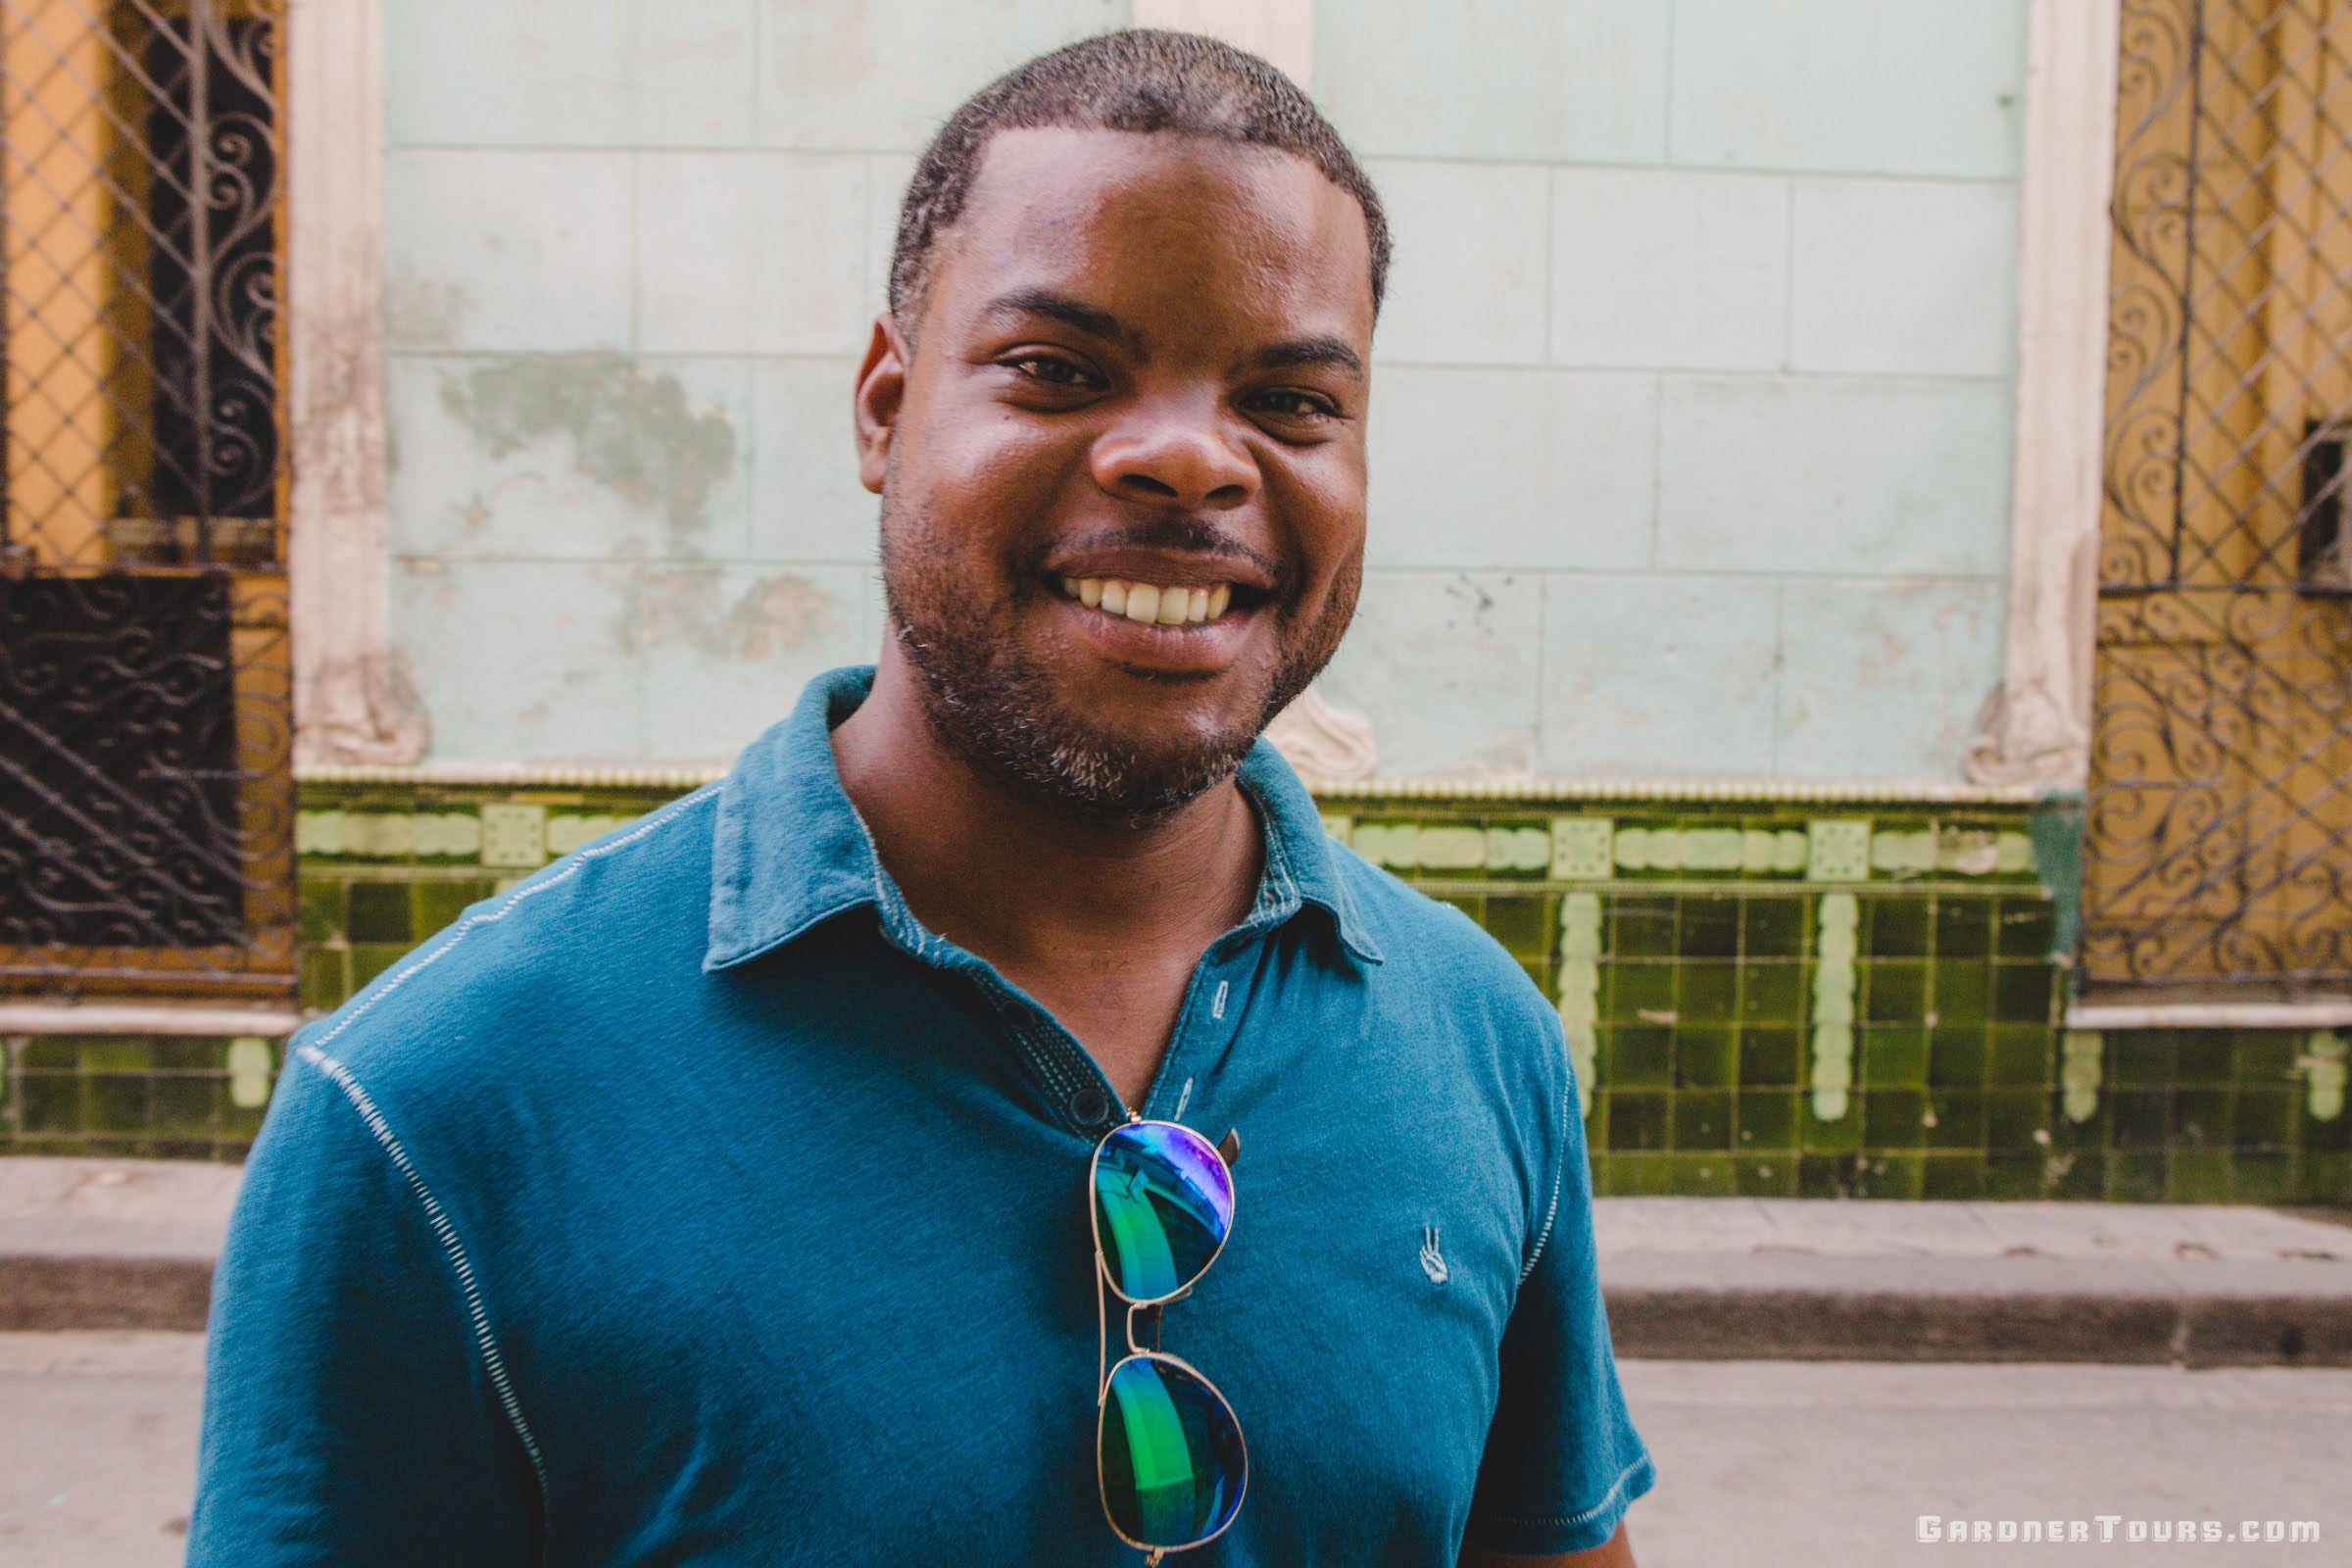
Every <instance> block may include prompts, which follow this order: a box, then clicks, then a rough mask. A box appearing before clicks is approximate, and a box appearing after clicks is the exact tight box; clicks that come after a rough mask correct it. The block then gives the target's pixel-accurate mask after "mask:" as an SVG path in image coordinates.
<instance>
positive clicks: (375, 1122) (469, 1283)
mask: <svg viewBox="0 0 2352 1568" xmlns="http://www.w3.org/2000/svg"><path fill="white" fill-rule="evenodd" d="M295 1054H297V1055H299V1056H301V1057H302V1059H303V1060H305V1061H307V1062H309V1063H310V1064H311V1065H312V1066H314V1067H317V1068H318V1069H319V1071H320V1072H322V1073H324V1074H326V1076H327V1077H328V1078H329V1079H331V1080H333V1082H334V1084H335V1087H337V1088H338V1089H340V1090H342V1091H343V1096H344V1098H345V1099H347V1100H349V1101H350V1102H351V1103H352V1107H353V1108H354V1109H356V1110H357V1111H359V1113H360V1119H361V1120H362V1121H364V1122H366V1123H367V1124H368V1131H369V1132H370V1133H373V1134H374V1135H375V1141H376V1142H377V1143H378V1144H380V1145H382V1146H383V1150H384V1152H385V1153H387V1154H389V1155H390V1156H391V1157H392V1163H393V1165H394V1166H395V1167H397V1168H398V1169H399V1171H400V1174H401V1176H402V1177H403V1178H404V1179H405V1180H406V1181H407V1182H408V1184H409V1190H410V1191H411V1192H413V1193H415V1194H416V1195H417V1202H418V1203H419V1204H421V1205H422V1206H423V1208H424V1217H425V1220H426V1221H427V1222H428V1223H429V1224H430V1225H431V1226H432V1228H433V1235H434V1236H436V1237H437V1238H439V1239H440V1242H441V1250H442V1251H444V1252H446V1253H447V1254H449V1262H450V1266H451V1267H452V1268H454V1269H456V1270H457V1275H458V1286H459V1288H460V1289H461V1290H462V1291H463V1292H464V1293H465V1296H466V1315H467V1316H468V1317H469V1318H471V1319H472V1324H473V1342H474V1345H475V1347H476V1348H478V1349H479V1350H480V1351H481V1355H482V1369H483V1370H484V1371H485V1372H487V1373H488V1374H489V1377H490V1386H491V1387H492V1388H493V1389H495V1390H497V1392H498V1402H499V1403H500V1404H501V1405H502V1406H504V1407H505V1409H506V1412H507V1420H508V1422H509V1423H510V1424H512V1425H513V1426H514V1428H515V1437H517V1438H519V1439H521V1440H522V1451H523V1452H525V1453H527V1454H529V1455H530V1459H531V1469H532V1471H533V1472H534V1473H535V1474H536V1475H537V1476H538V1478H539V1497H540V1502H541V1505H542V1506H543V1507H544V1506H545V1504H546V1501H547V1461H546V1460H545V1459H544V1458H542V1457H541V1455H540V1452H539V1440H538V1439H536V1438H534V1437H532V1436H531V1428H530V1423H529V1422H527V1421H525V1420H523V1418H522V1404H521V1402H520V1401H519V1400H517V1399H516V1398H515V1385H514V1383H513V1382H512V1381H511V1380H510V1379H509V1378H508V1376H507V1362H506V1357H505V1356H503V1355H501V1354H500V1353H499V1349H498V1340H497V1338H496V1336H494V1335H493V1334H492V1333H491V1332H490V1315H489V1313H488V1312H487V1311H485V1310H484V1309H483V1306H482V1293H481V1291H480V1290H479V1288H477V1287H476V1285H475V1283H474V1278H473V1265H472V1263H471V1262H469V1261H468V1260H467V1259H466V1247H465V1244H464V1243H462V1242H460V1241H459V1240H458V1230H457V1227H456V1226H455V1225H453V1224H451V1223H450V1219H449V1214H448V1211H447V1210H445V1209H443V1208H442V1206H441V1203H440V1201H439V1200H438V1199H436V1198H434V1197H433V1193H432V1189H431V1188H429V1187H427V1186H425V1185H424V1178H423V1177H422V1176H420V1175H418V1174H417V1166H416V1163H415V1162H414V1161H413V1160H411V1159H410V1158H409V1152H408V1151H407V1150H406V1149H403V1148H402V1147H401V1143H400V1140H399V1139H398V1138H397V1137H395V1136H394V1135H393V1132H392V1128H391V1125H390V1124H389V1123H387V1122H386V1121H385V1120H384V1117H383V1113H382V1112H381V1111H379V1110H377V1109H376V1108H375V1102H374V1101H372V1100H370V1099H368V1091H367V1090H365V1089H363V1088H361V1087H360V1081H359V1080H358V1079H357V1078H354V1077H353V1076H352V1075H351V1072H350V1070H349V1069H347V1068H346V1067H345V1066H344V1065H343V1064H342V1063H341V1062H339V1061H337V1060H336V1059H335V1058H334V1057H332V1056H330V1055H328V1054H325V1053H324V1052H322V1051H320V1050H319V1048H318V1047H317V1046H302V1047H300V1048H298V1049H297V1051H296V1053H295Z"/></svg>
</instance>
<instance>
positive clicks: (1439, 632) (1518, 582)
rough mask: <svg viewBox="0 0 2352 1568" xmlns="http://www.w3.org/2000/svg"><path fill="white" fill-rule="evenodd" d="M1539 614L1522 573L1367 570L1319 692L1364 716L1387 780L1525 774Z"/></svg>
mask: <svg viewBox="0 0 2352 1568" xmlns="http://www.w3.org/2000/svg"><path fill="white" fill-rule="evenodd" d="M1541 614H1542V593H1541V580H1540V579H1539V578H1537V577H1536V576H1533V575H1531V574H1529V573H1525V572H1518V573H1509V572H1466V571H1386V570H1384V571H1366V572H1365V574H1364V587H1363V595H1362V597H1361V598H1360V599H1359V600H1358V601H1357V604H1356V613H1355V622H1354V624H1353V625H1352V626H1351V627H1350V628H1349V629H1348V640H1347V641H1346V642H1345V643H1344V644H1342V645H1341V648H1340V652H1339V654H1338V656H1337V657H1336V658H1335V659H1333V661H1332V662H1331V665H1330V667H1329V668H1327V669H1326V670H1325V671H1324V672H1323V678H1322V692H1323V695H1324V696H1325V697H1327V698H1329V699H1330V700H1331V701H1332V702H1334V703H1336V704H1338V705H1339V706H1340V707H1342V708H1344V709H1349V710H1352V711H1356V712H1359V713H1362V714H1364V715H1365V716H1366V717H1368V718H1370V719H1371V720H1372V738H1373V744H1374V745H1375V746H1376V747H1377V748H1378V749H1379V752H1380V768H1381V770H1382V771H1383V772H1389V771H1397V772H1471V773H1513V772H1518V773H1524V772H1526V771H1528V770H1529V767H1530V762H1531V760H1532V756H1533V752H1534V746H1535V730H1536V645H1537V633H1538V625H1539V621H1540V618H1541Z"/></svg>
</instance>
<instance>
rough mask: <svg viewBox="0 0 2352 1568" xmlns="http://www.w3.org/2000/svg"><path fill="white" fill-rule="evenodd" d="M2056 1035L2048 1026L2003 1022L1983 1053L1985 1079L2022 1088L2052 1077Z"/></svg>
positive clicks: (2048, 1082)
mask: <svg viewBox="0 0 2352 1568" xmlns="http://www.w3.org/2000/svg"><path fill="white" fill-rule="evenodd" d="M2057 1049H2058V1037H2057V1035H2056V1034H2055V1033H2054V1032H2053V1031H2051V1030H2048V1029H2035V1028H2032V1027H2030V1026H2027V1025H2020V1024H2004V1025H2002V1026H2000V1027H1999V1028H1996V1029H1994V1030H1993V1031H1992V1035H1991V1039H1990V1041H1989V1043H1988V1047H1987V1050H1986V1053H1985V1082H1986V1083H1989V1084H2009V1085H2016V1086H2018V1087H2020V1088H2023V1087H2025V1086H2028V1085H2034V1086H2039V1087H2047V1086H2048V1085H2049V1084H2050V1083H2051V1082H2052V1081H2053V1078H2052V1071H2053V1060H2052V1058H2053V1056H2054V1054H2055V1053H2056V1051H2057Z"/></svg>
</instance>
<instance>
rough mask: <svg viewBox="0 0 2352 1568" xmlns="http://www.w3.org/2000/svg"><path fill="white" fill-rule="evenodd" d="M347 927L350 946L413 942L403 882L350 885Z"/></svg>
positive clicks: (405, 885)
mask: <svg viewBox="0 0 2352 1568" xmlns="http://www.w3.org/2000/svg"><path fill="white" fill-rule="evenodd" d="M350 898H351V924H350V927H349V931H350V935H351V940H352V942H353V944H354V945H357V944H360V943H363V942H397V943H402V944H406V943H408V942H411V941H413V940H414V936H413V933H414V932H415V930H416V922H415V920H414V918H413V917H412V915H411V912H410V900H411V894H410V891H409V884H408V883H406V882H354V883H353V884H352V885H351V894H350Z"/></svg>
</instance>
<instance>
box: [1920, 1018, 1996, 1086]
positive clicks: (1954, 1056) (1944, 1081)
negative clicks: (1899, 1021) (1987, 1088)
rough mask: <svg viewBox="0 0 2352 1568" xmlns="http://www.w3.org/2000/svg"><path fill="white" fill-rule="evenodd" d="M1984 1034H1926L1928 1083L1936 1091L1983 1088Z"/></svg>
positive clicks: (1957, 1031)
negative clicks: (1936, 1089) (1934, 1087)
mask: <svg viewBox="0 0 2352 1568" xmlns="http://www.w3.org/2000/svg"><path fill="white" fill-rule="evenodd" d="M1928 1082H1929V1083H1930V1084H1932V1085H1935V1086H1936V1087H1937V1088H1940V1089H1981V1088H1983V1087H1984V1085H1985V1031H1984V1030H1982V1029H1935V1030H1931V1031H1930V1032H1929V1034H1928Z"/></svg>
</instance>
